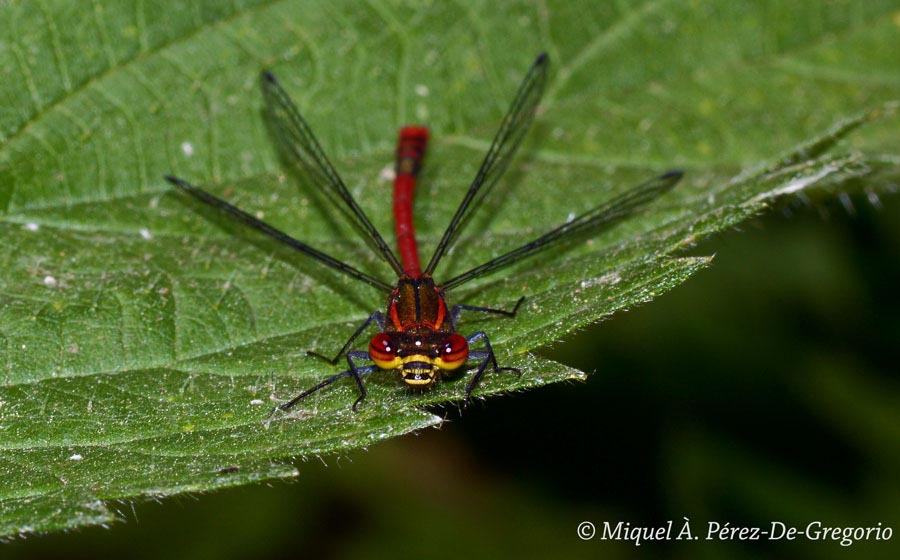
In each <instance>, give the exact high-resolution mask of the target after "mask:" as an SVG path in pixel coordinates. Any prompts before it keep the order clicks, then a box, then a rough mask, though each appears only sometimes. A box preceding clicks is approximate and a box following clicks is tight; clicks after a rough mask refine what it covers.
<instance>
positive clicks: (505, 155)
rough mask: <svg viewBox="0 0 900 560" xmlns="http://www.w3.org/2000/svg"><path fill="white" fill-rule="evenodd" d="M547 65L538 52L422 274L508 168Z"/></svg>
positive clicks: (528, 122)
mask: <svg viewBox="0 0 900 560" xmlns="http://www.w3.org/2000/svg"><path fill="white" fill-rule="evenodd" d="M549 64H550V60H549V58H548V57H547V53H541V54H540V55H538V57H537V58H536V59H535V61H534V64H532V65H531V69H530V70H528V74H526V75H525V79H524V80H522V85H520V86H519V91H518V93H517V94H516V98H515V99H514V100H513V102H512V105H510V108H509V111H508V112H507V113H506V116H505V117H504V118H503V122H502V123H501V124H500V130H498V131H497V135H496V136H495V137H494V141H493V142H492V143H491V147H490V149H489V150H488V153H487V155H486V156H485V158H484V161H483V162H482V163H481V168H479V169H478V174H477V175H476V176H475V180H474V181H472V185H471V186H470V187H469V190H468V192H466V196H465V197H464V198H463V200H462V202H461V203H460V205H459V208H458V209H457V210H456V214H455V215H454V216H453V219H452V220H450V225H449V226H447V230H446V231H444V235H443V237H441V240H440V242H439V243H438V246H437V248H436V249H435V251H434V255H432V257H431V260H430V261H429V263H428V266H427V267H426V269H425V274H432V273H433V272H434V269H435V267H437V265H438V263H439V262H440V260H441V257H443V256H444V254H445V253H446V252H447V250H448V249H449V248H450V247H451V246H452V245H453V243H454V242H455V241H456V238H457V237H458V236H459V232H460V230H461V228H462V225H463V224H464V223H465V222H466V220H467V218H468V217H469V216H470V215H471V213H472V211H473V210H474V209H475V208H477V207H478V206H479V204H478V203H479V202H481V199H482V198H484V196H485V195H487V193H488V192H490V190H491V188H492V187H493V186H494V184H496V183H497V180H498V179H500V177H501V176H502V175H503V172H504V171H505V170H506V168H507V167H508V166H509V162H510V159H512V156H513V155H514V154H515V153H516V150H517V149H518V147H519V144H521V142H522V138H523V137H524V136H525V133H526V132H528V128H529V126H530V125H531V121H532V120H534V110H535V108H536V107H537V104H538V102H539V101H540V100H541V96H542V95H543V93H544V84H545V83H546V81H547V67H548V66H549Z"/></svg>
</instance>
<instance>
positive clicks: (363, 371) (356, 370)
mask: <svg viewBox="0 0 900 560" xmlns="http://www.w3.org/2000/svg"><path fill="white" fill-rule="evenodd" d="M351 354H353V352H351ZM362 354H364V356H365V357H366V358H367V357H368V354H366V353H365V352H362ZM356 357H357V358H361V357H363V356H356ZM347 361H348V362H350V369H348V370H347V371H342V372H341V373H339V374H337V375H332V376H331V377H329V378H328V379H325V380H323V381H320V382H319V383H318V384H316V385H315V386H313V387H310V388H309V389H307V390H305V391H303V392H302V393H300V394H299V395H297V396H296V397H294V398H293V399H291V400H289V401H288V402H286V403H284V404H280V405H278V406H276V407H275V408H273V409H272V410H270V411H269V416H270V417H271V416H272V415H273V414H275V411H277V410H283V411H287V410H290V409H291V408H292V407H293V406H294V405H295V404H297V403H298V402H300V401H302V400H303V399H305V398H306V397H308V396H310V395H311V394H313V393H315V392H316V391H318V390H319V389H324V388H325V387H328V386H329V385H331V384H332V383H334V382H335V381H338V380H340V379H343V378H345V377H352V378H354V379H355V380H356V385H357V387H359V390H360V393H361V394H360V396H359V398H358V399H356V402H354V403H353V410H354V411H356V407H357V405H359V403H360V402H361V401H362V400H363V399H364V398H365V397H366V387H365V385H363V382H362V376H363V375H368V374H370V373H373V372H376V371H378V366H374V365H373V366H362V367H357V365H356V364H354V363H353V362H352V361H351V360H350V355H349V354H348V356H347Z"/></svg>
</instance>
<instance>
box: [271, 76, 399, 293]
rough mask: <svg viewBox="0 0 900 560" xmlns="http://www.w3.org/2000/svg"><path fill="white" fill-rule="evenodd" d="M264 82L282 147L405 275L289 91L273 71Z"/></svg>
mask: <svg viewBox="0 0 900 560" xmlns="http://www.w3.org/2000/svg"><path fill="white" fill-rule="evenodd" d="M260 82H261V84H262V91H263V97H264V98H265V102H266V112H267V114H268V116H269V119H270V121H271V123H272V125H273V128H274V130H275V133H276V134H277V135H278V139H279V141H280V142H281V147H282V148H283V149H285V150H286V151H287V152H288V154H289V155H290V156H292V157H293V158H294V159H295V160H296V161H297V163H298V164H300V167H301V168H302V170H303V171H304V172H305V173H306V174H307V176H308V177H309V178H310V179H311V180H312V182H313V183H314V184H315V186H316V187H318V188H320V189H323V190H324V191H325V192H326V193H328V194H329V195H331V196H336V197H337V198H338V199H339V200H341V201H343V203H344V204H345V205H346V207H347V210H348V211H349V214H350V216H351V218H352V219H353V220H354V222H355V223H356V225H357V226H358V227H359V228H360V230H361V231H362V232H363V233H364V234H365V235H366V236H367V237H368V241H369V242H370V243H371V245H372V246H373V247H374V248H375V249H376V250H377V251H378V252H379V253H380V254H381V256H382V257H384V259H385V260H386V261H387V262H388V264H389V265H391V268H393V269H394V272H395V273H396V274H397V275H398V276H400V275H402V274H403V267H402V266H401V265H400V261H398V260H397V257H396V255H394V252H393V251H391V249H390V247H389V246H388V244H387V243H385V241H384V238H382V237H381V234H379V233H378V230H376V229H375V226H373V225H372V222H371V221H369V218H368V217H367V216H366V214H365V212H363V211H362V208H360V207H359V205H358V204H357V203H356V201H355V200H354V199H353V196H351V194H350V191H348V190H347V187H346V185H344V181H343V180H341V177H340V175H338V173H337V171H335V169H334V166H332V165H331V162H330V161H328V157H327V156H326V155H325V152H324V151H323V150H322V146H320V145H319V142H318V141H317V140H316V138H315V136H313V133H312V130H310V128H309V125H308V124H306V121H305V120H303V117H302V116H301V115H300V111H299V110H298V109H297V106H296V105H295V104H294V102H293V101H291V98H290V97H289V96H288V94H287V92H285V91H284V89H283V88H282V87H281V85H280V84H279V83H278V80H277V79H276V78H275V76H274V75H273V74H272V73H271V72H268V71H265V72H263V73H262V76H261V79H260Z"/></svg>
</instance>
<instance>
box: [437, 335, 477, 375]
mask: <svg viewBox="0 0 900 560" xmlns="http://www.w3.org/2000/svg"><path fill="white" fill-rule="evenodd" d="M440 350H441V354H440V356H438V358H437V359H436V360H435V362H436V364H437V366H438V367H439V368H441V369H456V368H458V367H459V366H461V365H463V364H464V363H466V360H467V359H468V358H469V343H468V342H466V339H465V338H464V337H463V336H462V335H460V334H457V333H453V334H451V335H450V336H448V337H447V339H446V340H444V342H443V343H442V344H441V347H440Z"/></svg>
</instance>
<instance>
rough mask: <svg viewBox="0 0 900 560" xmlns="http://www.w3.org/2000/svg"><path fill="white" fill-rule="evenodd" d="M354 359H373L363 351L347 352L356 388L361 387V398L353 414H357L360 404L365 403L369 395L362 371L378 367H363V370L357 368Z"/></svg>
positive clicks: (357, 400) (354, 405)
mask: <svg viewBox="0 0 900 560" xmlns="http://www.w3.org/2000/svg"><path fill="white" fill-rule="evenodd" d="M354 359H355V360H371V358H369V353H368V352H363V351H361V350H354V351H351V352H347V363H348V364H350V371H351V372H352V373H353V378H354V379H356V386H357V387H359V398H357V399H356V401H354V402H353V412H356V407H357V406H359V403H361V402H363V400H364V399H365V398H366V395H368V394H369V393H368V391H366V386H365V385H363V382H362V377H361V374H362V370H363V369H366V368H374V369H376V370H377V369H378V366H363V367H361V368H360V367H356V364H355V363H353V360H354Z"/></svg>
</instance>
